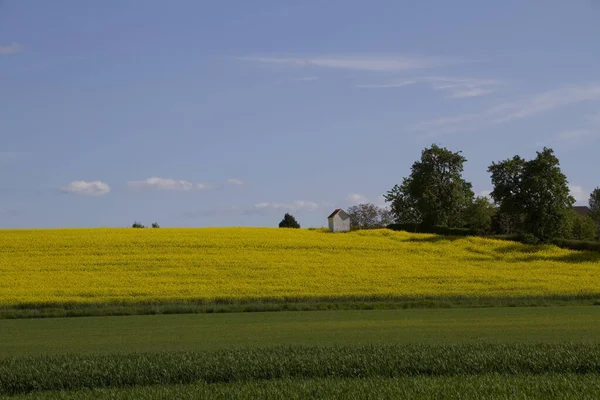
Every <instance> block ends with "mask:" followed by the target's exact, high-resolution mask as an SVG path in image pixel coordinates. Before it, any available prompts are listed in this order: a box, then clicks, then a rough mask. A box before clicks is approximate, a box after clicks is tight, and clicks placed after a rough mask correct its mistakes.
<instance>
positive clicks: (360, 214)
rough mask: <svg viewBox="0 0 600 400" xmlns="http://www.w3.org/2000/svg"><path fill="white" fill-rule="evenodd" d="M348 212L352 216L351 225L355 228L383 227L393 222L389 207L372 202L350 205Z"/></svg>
mask: <svg viewBox="0 0 600 400" xmlns="http://www.w3.org/2000/svg"><path fill="white" fill-rule="evenodd" d="M346 213H347V214H348V215H349V216H350V227H351V228H354V229H373V228H381V227H384V226H387V225H389V224H391V223H392V222H393V220H392V217H391V215H390V212H389V211H388V210H387V209H385V208H383V207H377V206H376V205H375V204H371V203H361V204H358V205H355V206H352V207H349V208H348V210H346Z"/></svg>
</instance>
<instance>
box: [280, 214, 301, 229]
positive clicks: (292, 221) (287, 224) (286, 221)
mask: <svg viewBox="0 0 600 400" xmlns="http://www.w3.org/2000/svg"><path fill="white" fill-rule="evenodd" d="M279 227H280V228H300V224H299V223H298V221H296V218H294V216H293V215H291V214H288V213H285V215H284V216H283V219H282V220H281V222H280V223H279Z"/></svg>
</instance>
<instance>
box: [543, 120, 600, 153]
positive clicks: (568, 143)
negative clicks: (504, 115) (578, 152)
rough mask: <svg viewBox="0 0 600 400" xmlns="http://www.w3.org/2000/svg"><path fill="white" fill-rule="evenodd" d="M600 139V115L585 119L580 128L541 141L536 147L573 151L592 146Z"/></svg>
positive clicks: (580, 123)
mask: <svg viewBox="0 0 600 400" xmlns="http://www.w3.org/2000/svg"><path fill="white" fill-rule="evenodd" d="M598 138H600V113H598V114H595V115H592V116H589V117H587V118H584V119H583V120H581V121H580V122H579V126H578V127H577V128H574V129H567V130H565V131H562V132H559V133H558V134H556V135H555V136H552V137H550V138H548V140H546V141H539V142H538V143H536V146H542V145H543V146H553V147H558V148H561V149H566V150H573V149H577V148H580V147H583V146H587V145H590V144H591V143H592V142H594V141H596V140H597V139H598Z"/></svg>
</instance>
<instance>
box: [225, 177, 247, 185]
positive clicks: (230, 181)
mask: <svg viewBox="0 0 600 400" xmlns="http://www.w3.org/2000/svg"><path fill="white" fill-rule="evenodd" d="M227 184H228V185H243V184H244V181H242V180H241V179H236V178H229V179H227Z"/></svg>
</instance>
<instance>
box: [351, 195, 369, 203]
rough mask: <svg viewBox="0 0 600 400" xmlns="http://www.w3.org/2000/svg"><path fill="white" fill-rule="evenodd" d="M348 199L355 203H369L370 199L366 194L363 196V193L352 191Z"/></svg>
mask: <svg viewBox="0 0 600 400" xmlns="http://www.w3.org/2000/svg"><path fill="white" fill-rule="evenodd" d="M346 200H348V201H350V202H352V203H355V204H360V203H368V202H369V199H367V197H366V196H363V195H362V194H358V193H352V194H349V195H348V197H347V198H346Z"/></svg>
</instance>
